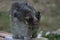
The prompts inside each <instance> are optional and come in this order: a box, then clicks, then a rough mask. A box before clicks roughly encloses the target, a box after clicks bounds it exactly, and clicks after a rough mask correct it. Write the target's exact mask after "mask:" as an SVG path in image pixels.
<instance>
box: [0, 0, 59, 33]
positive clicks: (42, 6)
mask: <svg viewBox="0 0 60 40" xmlns="http://www.w3.org/2000/svg"><path fill="white" fill-rule="evenodd" d="M13 1H14V0H0V31H7V32H10V24H9V10H10V7H11V4H12V2H13ZM23 1H24V0H23ZM26 1H28V2H30V3H31V4H32V5H33V7H35V9H36V10H38V11H40V12H41V20H40V28H39V31H41V30H42V31H55V30H58V29H60V0H26Z"/></svg>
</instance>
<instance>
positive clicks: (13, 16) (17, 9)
mask: <svg viewBox="0 0 60 40" xmlns="http://www.w3.org/2000/svg"><path fill="white" fill-rule="evenodd" d="M36 13H37V11H36V10H35V9H34V8H33V7H32V6H30V5H28V3H25V2H24V3H19V2H15V3H13V4H12V7H11V10H10V24H11V32H12V34H13V38H15V39H24V40H29V38H30V36H32V35H33V34H31V32H32V31H33V33H34V30H35V29H38V27H37V26H38V24H34V25H30V24H26V23H25V21H26V20H25V18H24V17H26V15H27V14H28V16H29V15H31V16H32V17H33V21H34V20H35V21H36V22H38V23H39V20H37V17H36ZM27 22H28V21H27ZM28 23H29V22H28ZM31 23H32V22H31ZM35 25H37V26H36V27H35ZM29 27H31V28H32V27H34V28H33V29H34V30H32V31H30V30H31V29H29ZM30 34H31V35H30ZM35 34H36V35H37V31H36V33H35ZM35 37H36V36H35Z"/></svg>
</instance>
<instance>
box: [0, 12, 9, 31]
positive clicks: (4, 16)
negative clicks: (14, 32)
mask: <svg viewBox="0 0 60 40" xmlns="http://www.w3.org/2000/svg"><path fill="white" fill-rule="evenodd" d="M0 14H1V16H0V31H8V32H9V31H10V28H9V16H8V14H9V13H8V12H0Z"/></svg>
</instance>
